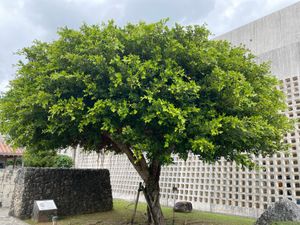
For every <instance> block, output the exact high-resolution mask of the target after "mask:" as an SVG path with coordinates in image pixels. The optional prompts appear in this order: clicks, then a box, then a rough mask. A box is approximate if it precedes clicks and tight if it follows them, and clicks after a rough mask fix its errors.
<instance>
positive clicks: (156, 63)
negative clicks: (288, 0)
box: [0, 21, 290, 224]
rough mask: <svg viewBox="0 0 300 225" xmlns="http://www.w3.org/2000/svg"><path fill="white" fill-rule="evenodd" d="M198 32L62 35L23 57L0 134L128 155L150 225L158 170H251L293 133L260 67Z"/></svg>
mask: <svg viewBox="0 0 300 225" xmlns="http://www.w3.org/2000/svg"><path fill="white" fill-rule="evenodd" d="M209 35H210V33H209V31H208V30H207V29H206V28H205V27H203V26H186V27H184V26H180V25H178V24H177V25H175V26H174V27H172V28H169V27H168V26H166V21H160V22H158V23H153V24H145V23H139V24H137V25H133V24H128V25H126V26H125V27H118V26H116V25H115V24H114V23H113V22H109V23H107V24H104V25H101V26H100V25H92V26H89V25H83V26H82V27H81V28H80V29H79V30H73V29H69V28H62V29H60V30H59V31H58V36H59V37H58V39H57V40H55V41H53V42H50V43H45V42H40V41H36V42H34V44H33V45H32V46H31V47H28V48H24V49H23V50H22V51H20V54H21V55H23V56H24V57H25V58H26V60H24V61H23V62H20V63H19V69H18V73H17V76H16V78H15V79H14V80H13V81H11V83H10V89H9V90H8V91H7V92H6V93H5V94H4V95H3V96H2V98H1V102H0V132H2V133H4V134H9V137H10V138H11V139H12V141H13V143H14V144H16V145H18V146H27V147H29V148H34V149H56V148H64V147H67V146H76V145H78V144H79V145H80V146H81V147H83V148H84V149H86V150H91V151H100V150H101V149H105V150H109V151H114V152H117V153H124V154H126V155H127V157H128V158H129V160H130V161H131V163H132V164H133V165H134V167H135V169H136V170H137V171H138V173H139V174H140V176H141V178H142V179H143V180H144V182H145V190H144V193H145V196H146V200H147V202H148V207H149V212H150V215H151V218H152V220H153V221H154V224H164V220H163V216H162V214H161V211H160V209H159V208H160V205H159V184H158V181H159V175H160V169H161V166H162V165H165V164H169V163H172V156H173V155H174V154H178V155H179V156H180V157H181V158H183V159H186V158H187V156H188V154H189V153H193V154H195V155H198V156H199V158H200V159H201V160H204V161H207V162H215V161H216V160H218V159H220V158H221V157H224V158H225V159H227V160H230V161H236V162H237V163H239V164H242V165H250V164H251V160H250V158H249V157H250V156H251V154H255V155H258V154H263V155H266V154H272V153H274V152H276V151H278V150H281V149H283V148H284V144H283V143H282V136H283V135H284V134H285V133H286V132H287V130H288V129H289V127H290V125H289V122H288V119H287V118H286V117H285V116H284V115H283V114H280V113H279V111H280V110H283V109H284V107H285V103H284V96H283V94H282V93H281V92H280V91H279V90H277V88H276V85H278V81H277V80H276V78H275V77H273V76H272V75H271V74H270V73H269V67H268V66H267V65H266V64H256V63H255V62H254V56H253V55H252V54H251V53H250V52H249V51H247V50H245V49H244V48H242V47H232V46H231V45H230V44H229V43H228V42H226V41H217V40H209V39H208V36H209Z"/></svg>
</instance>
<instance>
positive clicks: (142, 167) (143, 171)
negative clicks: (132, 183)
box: [104, 133, 149, 182]
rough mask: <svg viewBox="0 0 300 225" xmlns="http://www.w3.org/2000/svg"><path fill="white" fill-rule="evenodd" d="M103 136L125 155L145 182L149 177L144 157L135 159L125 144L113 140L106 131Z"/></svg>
mask: <svg viewBox="0 0 300 225" xmlns="http://www.w3.org/2000/svg"><path fill="white" fill-rule="evenodd" d="M104 136H106V137H107V138H108V139H109V140H110V141H111V143H112V144H113V145H114V146H115V147H116V148H118V149H119V150H120V152H122V153H124V154H126V155H127V158H128V159H129V161H130V162H131V164H132V165H133V166H134V168H135V169H136V171H137V172H138V173H139V175H140V176H141V178H142V179H143V180H144V181H145V182H147V180H148V179H149V167H148V165H147V162H146V159H145V157H144V156H143V155H142V158H141V159H137V158H136V157H135V156H134V154H133V152H132V151H131V149H130V147H128V146H127V145H125V144H123V143H119V142H117V141H115V140H114V139H113V138H112V137H111V135H110V134H108V133H105V134H104Z"/></svg>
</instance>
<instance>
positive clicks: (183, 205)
mask: <svg viewBox="0 0 300 225" xmlns="http://www.w3.org/2000/svg"><path fill="white" fill-rule="evenodd" d="M173 210H174V211H175V212H185V213H188V212H192V210H193V205H192V203H191V202H185V201H182V202H176V203H175V205H174V208H173Z"/></svg>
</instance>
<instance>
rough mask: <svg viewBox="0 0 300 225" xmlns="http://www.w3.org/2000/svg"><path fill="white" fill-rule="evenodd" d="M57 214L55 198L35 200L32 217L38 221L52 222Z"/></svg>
mask: <svg viewBox="0 0 300 225" xmlns="http://www.w3.org/2000/svg"><path fill="white" fill-rule="evenodd" d="M55 216H57V207H56V205H55V203H54V201H53V200H37V201H34V205H33V212H32V219H33V220H35V221H37V222H50V221H51V220H52V219H53V217H55Z"/></svg>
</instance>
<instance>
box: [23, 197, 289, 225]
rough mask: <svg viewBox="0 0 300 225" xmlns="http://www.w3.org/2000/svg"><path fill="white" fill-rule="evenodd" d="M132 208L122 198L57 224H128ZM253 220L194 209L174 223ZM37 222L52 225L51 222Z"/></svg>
mask: <svg viewBox="0 0 300 225" xmlns="http://www.w3.org/2000/svg"><path fill="white" fill-rule="evenodd" d="M133 208H134V204H133V203H130V202H127V201H124V200H114V209H113V210H112V211H109V212H101V213H93V214H83V215H78V216H70V217H65V218H60V220H59V221H58V225H119V224H120V225H125V224H129V222H130V220H131V216H132V213H133ZM163 213H164V216H165V218H166V220H167V224H168V225H172V224H173V223H172V221H173V210H172V208H168V207H163ZM25 222H27V223H29V224H37V223H34V222H33V221H32V220H26V221H25ZM254 222H255V220H254V219H252V218H247V217H240V216H230V215H224V214H217V213H208V212H201V211H196V210H194V211H193V212H191V213H175V225H183V224H186V225H253V224H254ZM38 224H39V225H52V223H38ZM135 224H136V225H144V224H146V204H144V203H139V205H138V209H137V213H136V219H135ZM276 225H279V224H276ZM280 225H281V224H280ZM287 225H292V224H287ZM293 225H294V224H293Z"/></svg>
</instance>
